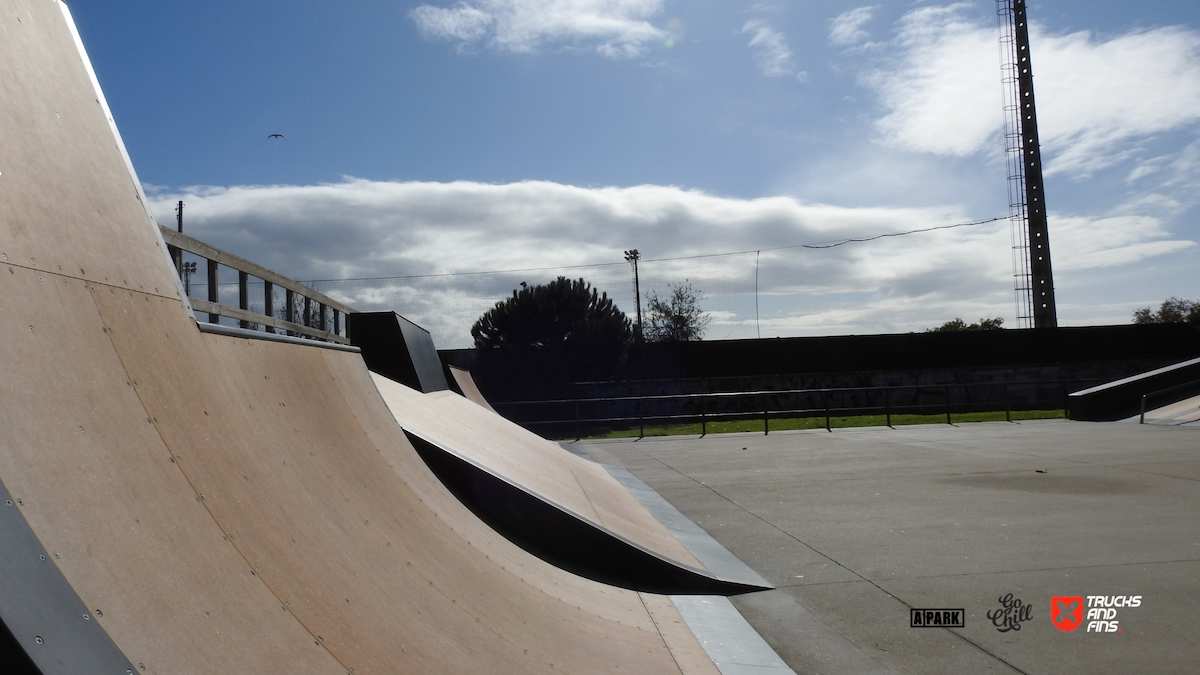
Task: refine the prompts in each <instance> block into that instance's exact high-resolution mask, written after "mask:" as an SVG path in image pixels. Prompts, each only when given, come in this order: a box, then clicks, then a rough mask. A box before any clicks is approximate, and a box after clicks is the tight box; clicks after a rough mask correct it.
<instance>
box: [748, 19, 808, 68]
mask: <svg viewBox="0 0 1200 675" xmlns="http://www.w3.org/2000/svg"><path fill="white" fill-rule="evenodd" d="M742 32H743V33H750V34H751V35H752V37H751V38H750V47H752V48H754V50H755V62H756V63H757V64H758V69H759V70H760V71H762V74H763V75H766V76H767V77H781V76H783V75H789V74H791V72H792V68H793V63H792V61H793V59H792V50H791V49H789V48H788V45H787V39H786V38H785V37H784V36H783V33H781V32H779V31H778V30H776V29H775V28H773V27H772V26H771V24H769V23H767V22H766V21H763V20H761V19H751V20H749V21H747V22H746V25H744V26H742ZM801 81H803V80H801Z"/></svg>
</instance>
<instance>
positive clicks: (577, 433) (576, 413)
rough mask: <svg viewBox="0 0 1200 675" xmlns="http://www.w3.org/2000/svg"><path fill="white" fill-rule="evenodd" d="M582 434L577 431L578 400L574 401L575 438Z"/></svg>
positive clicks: (580, 436)
mask: <svg viewBox="0 0 1200 675" xmlns="http://www.w3.org/2000/svg"><path fill="white" fill-rule="evenodd" d="M581 438H583V436H582V435H581V434H580V433H579V401H578V399H577V400H576V401H575V440H579V439H581Z"/></svg>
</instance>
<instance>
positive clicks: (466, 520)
mask: <svg viewBox="0 0 1200 675" xmlns="http://www.w3.org/2000/svg"><path fill="white" fill-rule="evenodd" d="M0 45H2V51H3V53H4V59H0V316H2V317H3V320H2V321H0V364H2V365H3V376H2V377H0V482H2V483H3V487H4V488H6V490H7V492H8V493H9V494H10V495H11V499H9V500H8V501H12V502H14V503H13V504H12V505H11V506H10V505H4V504H0V509H13V511H6V512H5V513H6V514H13V513H19V515H20V516H21V518H22V519H23V520H24V521H25V522H27V523H28V526H29V528H30V529H31V530H32V532H33V534H34V535H36V539H37V543H38V544H40V546H41V547H43V549H44V551H45V554H42V558H43V559H42V560H41V562H40V563H39V564H44V565H53V566H54V567H55V568H56V569H57V570H58V571H60V572H61V577H62V578H63V579H65V581H66V583H67V584H68V585H69V588H70V589H71V590H72V591H73V593H74V594H75V597H74V600H73V601H75V602H77V603H79V605H78V606H79V607H85V608H87V610H89V611H86V612H85V615H82V616H81V615H80V614H79V613H78V612H76V610H75V609H72V608H73V607H75V605H70V607H67V605H69V604H70V603H66V604H63V603H59V600H61V598H58V597H57V596H54V597H52V594H51V593H50V591H48V590H47V591H45V592H44V593H42V594H41V595H40V596H39V592H41V590H42V589H41V587H39V586H37V584H38V583H41V582H39V581H37V580H36V579H33V578H28V579H14V578H5V579H4V580H3V583H2V584H0V607H3V608H5V609H4V610H3V611H4V612H5V613H6V615H5V616H2V617H0V618H3V619H5V624H6V625H7V626H8V627H9V628H11V629H12V632H13V635H14V637H15V639H16V641H17V642H18V643H19V644H20V645H21V646H22V647H23V648H24V649H25V651H26V652H28V653H29V655H30V656H31V658H32V659H33V660H34V662H35V663H36V664H37V665H38V667H39V668H40V669H41V670H42V672H44V673H46V674H47V675H48V674H50V673H76V672H88V671H87V670H85V669H73V668H71V667H69V666H66V665H64V664H66V663H67V662H68V661H69V660H70V659H69V658H68V657H70V656H71V654H70V652H71V650H72V649H73V646H72V645H73V644H76V643H72V641H71V640H69V639H67V638H64V639H61V640H56V639H46V636H47V635H57V633H53V634H51V633H45V634H43V633H41V632H39V631H40V630H41V629H40V628H39V625H40V624H39V622H40V621H42V620H43V619H41V618H40V617H41V613H47V612H53V611H57V610H56V608H59V607H60V605H61V607H65V608H66V609H63V611H64V612H76V613H75V614H74V615H73V616H72V617H68V618H70V619H72V620H74V621H75V622H76V623H77V624H78V625H81V626H82V625H84V624H86V625H87V626H89V627H90V629H93V630H102V631H103V633H104V634H106V635H107V636H108V638H109V639H111V643H112V644H113V645H115V647H116V649H117V650H119V653H120V654H122V655H123V656H124V657H125V658H126V659H128V664H129V669H130V670H131V671H132V672H145V673H219V672H231V673H232V672H252V673H289V674H291V673H328V674H330V675H336V674H343V673H355V674H359V673H461V672H488V673H555V672H557V673H561V672H570V673H612V672H633V673H655V674H657V673H678V672H686V673H716V672H717V671H716V669H715V667H714V666H713V665H712V662H711V660H710V659H709V658H708V657H707V656H706V654H705V653H704V651H703V649H702V648H701V646H700V645H699V643H698V642H697V641H696V639H695V638H694V636H693V635H692V634H691V633H690V631H688V630H686V628H683V626H684V624H683V623H682V622H681V619H680V617H679V614H678V611H677V610H676V609H675V607H674V605H673V604H672V602H671V600H670V599H669V598H666V597H664V596H657V595H649V594H639V593H637V592H633V591H627V590H622V589H619V588H614V587H612V586H606V585H603V584H600V583H597V582H594V581H589V580H587V579H582V578H580V577H577V576H573V575H570V574H567V573H565V572H563V571H561V570H559V569H557V568H555V567H553V566H551V565H549V564H547V563H545V562H543V561H541V560H539V559H537V558H535V557H533V556H531V555H529V554H527V553H526V552H524V551H522V550H521V549H519V548H518V547H516V546H514V545H513V544H511V543H510V542H509V541H507V540H506V539H504V538H503V537H501V536H500V535H498V534H497V533H495V532H494V531H492V530H491V529H489V528H487V527H486V526H484V525H483V524H482V523H481V522H480V521H479V520H478V519H477V518H476V517H475V516H474V515H473V514H472V513H470V512H469V511H468V510H467V509H466V508H465V507H463V506H462V504H461V503H460V502H459V501H458V500H457V499H456V498H455V497H454V496H453V495H452V494H450V493H449V492H448V491H447V490H446V489H445V488H444V486H442V485H441V483H440V482H439V481H438V480H437V478H436V477H435V476H433V475H432V473H431V472H430V471H429V470H428V468H427V467H426V466H425V464H424V462H423V461H422V460H421V459H420V458H419V457H418V456H417V454H416V452H415V451H414V449H413V447H412V445H411V444H410V443H409V442H408V440H407V438H406V437H405V436H404V434H403V432H402V431H401V429H400V427H399V426H398V424H397V423H396V421H395V419H394V418H393V416H392V414H391V412H390V411H389V410H388V408H387V407H386V406H385V404H384V402H383V400H382V399H381V397H380V395H379V393H378V391H377V390H376V389H375V388H374V386H373V384H372V382H371V379H370V376H369V374H368V372H367V371H366V369H365V367H364V366H363V363H362V360H361V358H360V357H359V356H358V355H357V354H354V353H349V352H344V351H334V350H329V349H322V348H319V347H309V346H303V345H295V344H284V343H275V342H266V341H259V340H246V339H240V338H236V337H229V336H223V335H213V334H207V333H201V332H200V331H199V330H198V329H197V325H196V323H195V321H194V320H193V319H192V317H191V316H190V314H189V312H188V310H187V307H186V303H185V301H184V300H183V299H182V298H181V297H180V296H179V291H178V282H177V280H176V278H175V276H174V270H173V269H172V268H171V267H170V264H169V262H168V259H167V256H166V251H165V247H164V246H163V244H162V242H161V241H160V240H159V238H158V235H157V234H156V232H157V230H156V228H155V226H154V224H153V222H152V221H151V219H150V218H149V216H148V215H147V212H146V210H145V208H144V206H143V199H144V196H143V195H142V194H141V190H140V187H139V184H138V182H137V179H136V177H135V176H134V174H133V172H132V169H131V168H130V167H129V166H128V162H127V159H126V157H125V156H124V151H123V146H122V144H121V142H120V139H119V137H118V136H117V135H116V133H115V127H113V126H112V125H111V124H110V121H109V120H108V119H107V109H106V106H105V104H104V102H103V97H102V96H101V95H100V93H99V89H98V88H97V87H95V86H94V81H93V78H91V77H90V75H89V70H90V67H89V66H88V63H87V59H86V56H85V55H84V54H83V52H82V51H81V49H78V48H77V44H76V38H75V37H74V35H73V26H72V24H71V22H70V18H69V16H68V15H67V14H66V10H65V7H63V6H62V5H61V4H60V3H58V2H56V1H55V0H0ZM6 545H7V543H6ZM10 554H11V555H23V552H21V551H16V552H14V551H13V550H12V549H11V547H10V548H6V549H5V550H4V551H2V552H0V556H3V555H10ZM18 587H19V588H21V589H22V590H24V591H28V592H29V593H27V595H28V594H32V596H33V597H35V598H39V597H40V599H41V600H42V601H43V602H42V605H43V606H41V607H40V608H37V609H38V612H41V613H38V612H34V611H33V610H34V608H32V607H28V606H26V607H24V608H22V606H21V605H20V602H21V601H20V600H19V599H17V600H12V598H14V597H16V595H15V594H14V593H12V592H10V591H12V589H15V588H18ZM56 603H58V604H56ZM35 615H36V616H35ZM63 620H64V621H66V619H63ZM97 627H98V628H97ZM84 656H87V655H86V654H85V655H84ZM85 660H86V659H85ZM91 672H114V671H113V670H110V669H107V667H102V666H101V665H96V666H95V668H94V669H93V670H92V671H91ZM115 672H125V668H124V667H121V668H120V669H119V670H116V671H115Z"/></svg>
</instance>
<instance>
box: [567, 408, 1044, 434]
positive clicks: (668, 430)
mask: <svg viewBox="0 0 1200 675" xmlns="http://www.w3.org/2000/svg"><path fill="white" fill-rule="evenodd" d="M1008 415H1009V416H1010V418H1011V419H1012V421H1014V422H1016V421H1020V420H1046V419H1062V418H1064V417H1066V414H1065V411H1063V410H1061V409H1060V410H1014V411H1012V412H1011V413H1008ZM1006 419H1008V418H1006V413H1005V412H1004V411H1003V410H1000V411H996V412H973V413H951V415H950V422H951V423H952V424H966V423H970V422H1003V421H1005V420H1006ZM891 421H892V426H894V427H896V426H905V425H909V424H945V423H946V414H945V413H941V414H935V415H892V420H891ZM886 425H887V416H886V415H852V416H830V418H829V427H830V428H831V429H847V428H851V427H882V426H886ZM701 428H702V427H701V424H700V423H699V422H689V423H684V424H663V425H653V426H651V425H647V426H646V429H645V436H647V437H649V436H698V435H700V433H701ZM704 428H705V431H706V432H707V433H709V434H729V433H737V432H747V431H753V432H758V433H762V431H763V421H762V418H759V419H745V420H736V421H730V422H709V423H708V424H706V425H704ZM768 428H769V429H770V431H794V430H797V429H824V428H825V417H824V416H823V415H822V416H821V417H784V418H780V419H772V420H771V421H770V423H769V427H768ZM640 431H641V430H640V429H639V427H637V426H633V427H629V428H622V429H609V430H607V431H604V432H600V433H596V434H593V435H590V436H584V440H587V439H601V438H638V437H639V435H641V434H640Z"/></svg>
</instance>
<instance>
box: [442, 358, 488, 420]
mask: <svg viewBox="0 0 1200 675" xmlns="http://www.w3.org/2000/svg"><path fill="white" fill-rule="evenodd" d="M449 370H450V375H451V377H453V378H454V384H455V385H456V386H457V387H458V392H459V393H460V394H462V395H463V396H464V397H465V398H466V399H467V400H468V401H471V402H473V403H475V404H476V405H479V406H481V407H483V408H485V409H487V410H490V411H492V412H496V409H495V408H493V407H492V404H491V403H488V400H487V399H486V398H484V396H483V392H481V391H479V385H477V384H475V378H474V377H472V376H471V371H469V370H463V369H462V368H455V367H454V366H449ZM497 414H498V413H497Z"/></svg>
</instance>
